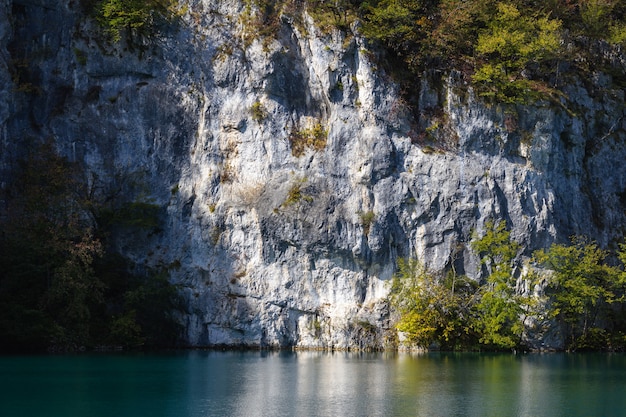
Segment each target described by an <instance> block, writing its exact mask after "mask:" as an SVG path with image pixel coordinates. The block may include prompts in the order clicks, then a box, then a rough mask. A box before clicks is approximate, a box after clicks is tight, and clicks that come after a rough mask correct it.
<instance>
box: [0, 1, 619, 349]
mask: <svg viewBox="0 0 626 417" xmlns="http://www.w3.org/2000/svg"><path fill="white" fill-rule="evenodd" d="M243 13H244V4H243V2H242V1H238V0H222V1H217V0H190V1H189V9H188V11H187V13H186V15H185V16H184V17H183V19H182V21H181V22H180V24H178V25H177V26H176V27H170V28H166V29H165V30H164V31H163V32H160V33H159V34H158V35H155V36H154V37H153V38H151V39H148V40H142V41H140V42H139V43H137V42H136V43H135V44H134V45H131V44H128V43H125V42H122V43H120V44H110V43H107V42H106V41H104V40H103V36H102V33H101V30H100V29H99V28H98V27H97V25H96V23H95V22H94V21H93V20H91V19H89V18H88V17H86V16H85V14H84V13H82V12H81V9H80V6H79V4H78V2H76V1H71V0H12V1H11V0H2V1H0V127H1V135H2V141H1V144H0V150H1V153H0V178H4V176H6V175H8V174H7V173H8V172H9V171H10V168H11V166H12V164H13V162H14V161H15V159H16V158H17V157H19V155H20V149H22V147H23V146H27V144H28V143H30V142H29V141H32V140H42V139H49V138H53V139H54V141H55V142H56V144H57V147H58V149H59V151H60V152H61V153H62V154H64V155H66V156H67V157H68V158H70V159H72V160H75V161H80V162H81V163H82V164H84V167H85V172H86V178H85V181H88V182H89V183H90V184H91V185H92V187H93V189H94V190H95V192H99V193H102V194H103V195H104V194H107V193H113V192H116V193H122V194H126V197H127V198H128V199H129V200H138V199H143V200H145V201H151V202H153V203H156V204H158V206H159V207H161V209H162V212H161V216H162V219H163V227H162V229H161V230H160V231H159V232H158V233H143V234H134V235H129V234H123V233H122V234H120V236H119V238H118V241H117V245H118V249H119V250H120V251H121V252H122V253H123V254H124V255H125V256H127V257H129V258H131V259H132V260H133V261H134V262H136V263H138V264H141V265H147V266H169V268H168V270H169V273H170V276H171V280H172V282H174V283H176V284H177V285H179V286H180V288H181V292H182V294H183V295H184V298H185V300H186V309H185V311H181V312H180V319H181V321H182V322H183V324H184V325H185V329H186V336H185V338H186V341H187V343H189V344H190V345H211V344H244V345H262V346H297V347H335V348H349V347H364V346H370V347H381V346H383V345H385V343H387V341H386V340H387V339H386V338H387V336H388V334H387V332H386V331H385V329H388V328H389V317H388V309H387V306H386V304H385V302H384V298H385V296H386V294H387V291H388V286H387V285H386V284H387V282H388V281H389V279H390V278H391V277H392V275H393V273H394V270H395V263H396V259H397V258H398V257H417V258H418V259H420V260H422V261H423V262H424V263H426V264H427V265H428V266H429V267H430V268H432V269H435V270H441V269H444V268H449V267H451V266H454V267H455V268H456V270H457V272H460V273H466V274H468V275H469V276H471V277H474V278H478V277H479V275H480V271H479V265H478V260H477V258H476V256H475V255H474V254H472V252H471V251H470V250H469V247H468V246H467V243H468V241H469V239H470V235H471V231H472V230H473V229H480V228H481V227H482V225H483V224H484V223H485V222H486V221H487V220H489V219H493V218H495V219H505V220H506V221H507V223H508V225H509V226H510V227H511V229H512V232H513V237H514V238H515V239H516V240H518V241H520V242H521V243H522V244H523V247H524V248H525V252H524V254H525V255H529V254H530V253H531V252H532V251H533V250H534V249H538V248H543V247H545V246H546V245H548V244H550V243H551V242H554V241H562V240H564V239H565V238H567V237H568V236H570V235H573V234H584V235H587V236H590V237H592V238H594V239H597V240H598V242H599V243H600V244H601V245H603V246H608V245H611V244H612V243H614V242H615V241H616V240H617V239H619V238H621V237H622V236H623V234H624V226H625V225H626V216H625V213H624V206H625V203H626V200H625V199H624V196H625V195H626V194H625V193H626V170H625V169H624V168H623V161H624V160H625V157H626V146H625V141H624V139H626V134H625V133H626V132H625V130H624V128H625V127H626V125H625V123H624V105H623V103H624V92H623V90H621V89H617V88H614V87H612V84H611V79H610V77H609V76H607V75H602V74H598V75H597V77H596V78H595V79H592V80H579V81H578V82H572V83H571V84H570V86H569V87H568V89H567V90H566V91H565V93H566V94H567V96H568V97H569V101H568V103H569V104H568V106H557V105H555V104H553V103H551V104H549V103H539V104H537V105H535V106H532V107H519V108H518V109H517V115H516V116H515V117H512V116H511V114H510V113H509V112H505V111H504V109H502V108H499V107H498V106H491V107H490V106H486V105H484V104H483V103H481V101H480V100H477V99H476V98H475V97H474V95H473V94H472V91H471V88H469V87H468V86H467V85H465V84H464V82H463V81H462V78H461V77H460V76H459V75H458V74H456V73H454V72H452V73H449V74H434V73H432V74H431V73H425V74H424V76H423V78H422V79H421V82H420V85H421V88H420V91H419V92H415V95H416V96H418V97H419V109H418V113H419V117H417V120H415V118H414V117H413V114H412V113H411V112H410V111H409V110H408V107H407V105H406V103H405V102H404V101H403V100H402V99H401V96H400V94H399V91H398V87H397V86H396V85H394V84H393V82H391V81H390V79H389V77H388V76H386V75H385V73H384V71H383V70H382V69H380V68H377V63H376V60H375V59H374V58H373V55H372V53H371V51H370V50H368V46H367V44H366V42H365V41H364V40H363V39H361V38H359V37H358V36H355V35H352V34H345V33H342V32H339V31H332V32H330V33H325V32H322V31H320V29H319V28H317V27H316V26H315V25H314V23H313V20H312V19H310V18H306V19H304V20H303V22H299V23H295V22H292V21H290V20H289V19H287V18H284V19H283V20H282V21H281V25H280V29H279V32H278V34H277V35H276V37H275V39H272V38H269V39H268V38H264V39H261V38H256V37H254V36H250V34H249V33H246V27H245V26H242V24H241V20H240V16H241V15H242V14H243ZM565 107H567V108H565Z"/></svg>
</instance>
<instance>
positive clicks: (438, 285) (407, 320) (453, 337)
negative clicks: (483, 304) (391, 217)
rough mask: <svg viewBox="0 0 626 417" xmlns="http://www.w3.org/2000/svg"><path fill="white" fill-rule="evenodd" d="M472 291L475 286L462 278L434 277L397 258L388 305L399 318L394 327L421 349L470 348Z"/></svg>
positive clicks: (473, 337)
mask: <svg viewBox="0 0 626 417" xmlns="http://www.w3.org/2000/svg"><path fill="white" fill-rule="evenodd" d="M475 291H476V286H475V283H474V282H473V281H471V280H468V279H467V278H465V277H458V276H456V275H454V274H448V275H447V276H443V277H442V276H437V275H435V274H433V273H431V272H429V271H427V270H426V269H425V268H424V266H423V265H422V264H420V263H419V262H418V261H416V260H414V259H411V260H404V259H399V260H398V272H397V273H396V275H395V276H394V279H393V283H392V289H391V293H390V300H391V305H392V306H393V308H394V309H395V311H396V312H397V313H399V315H400V319H399V321H398V323H397V325H396V328H397V329H398V330H399V331H401V332H403V333H404V334H405V336H406V338H407V340H408V341H409V342H410V343H412V344H415V345H417V346H421V347H424V348H428V347H430V346H432V345H436V346H437V347H439V348H441V349H445V350H454V349H467V348H469V347H472V346H473V345H474V344H476V335H475V334H474V332H473V330H472V328H471V325H470V323H471V314H472V313H471V307H472V305H473V303H474V302H475V298H474V294H475Z"/></svg>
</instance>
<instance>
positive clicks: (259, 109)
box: [250, 101, 267, 123]
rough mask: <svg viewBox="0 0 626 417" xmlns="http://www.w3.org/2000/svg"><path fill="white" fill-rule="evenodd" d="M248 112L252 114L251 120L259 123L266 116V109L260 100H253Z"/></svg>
mask: <svg viewBox="0 0 626 417" xmlns="http://www.w3.org/2000/svg"><path fill="white" fill-rule="evenodd" d="M250 114H251V115H252V120H254V121H255V122H257V123H261V122H263V120H265V119H266V118H267V110H266V109H265V106H263V104H262V103H261V102H260V101H255V102H254V104H252V106H251V107H250Z"/></svg>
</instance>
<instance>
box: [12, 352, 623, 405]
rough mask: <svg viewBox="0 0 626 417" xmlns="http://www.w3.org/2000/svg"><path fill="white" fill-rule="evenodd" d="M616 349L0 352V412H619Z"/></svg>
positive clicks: (619, 375) (620, 357) (620, 388)
mask: <svg viewBox="0 0 626 417" xmlns="http://www.w3.org/2000/svg"><path fill="white" fill-rule="evenodd" d="M624 415H626V356H624V355H621V354H544V355H541V354H527V355H506V354H498V355H487V354H444V353H433V354H426V355H409V354H391V353H378V354H365V353H322V352H297V353H295V352H213V351H211V352H207V351H190V352H181V353H171V354H120V355H104V354H102V355H78V356H71V355H68V356H4V357H0V416H3V417H13V416H16V417H27V416H42V417H43V416H45V417H57V416H63V417H73V416H80V417H99V416H103V417H104V416H106V417H124V416H133V417H137V416H146V417H156V416H172V417H174V416H175V417H186V416H194V417H195V416H198V417H199V416H220V417H222V416H271V417H277V416H302V417H306V416H332V417H336V416H342V417H343V416H429V417H432V416H481V417H484V416H498V417H501V416H550V417H553V416H568V417H571V416H624Z"/></svg>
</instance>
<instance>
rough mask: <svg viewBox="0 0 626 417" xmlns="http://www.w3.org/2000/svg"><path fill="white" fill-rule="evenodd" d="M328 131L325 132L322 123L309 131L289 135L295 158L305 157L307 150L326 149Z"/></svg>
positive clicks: (304, 130) (294, 132)
mask: <svg viewBox="0 0 626 417" xmlns="http://www.w3.org/2000/svg"><path fill="white" fill-rule="evenodd" d="M327 137H328V131H326V130H324V128H323V127H322V125H321V124H320V123H316V124H315V125H314V126H313V127H311V128H309V129H302V130H294V131H292V132H291V134H290V135H289V142H290V143H291V153H292V155H293V156H296V157H300V156H302V155H304V152H305V151H306V149H307V148H311V149H313V150H316V151H320V150H322V149H324V148H325V147H326V139H327Z"/></svg>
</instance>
